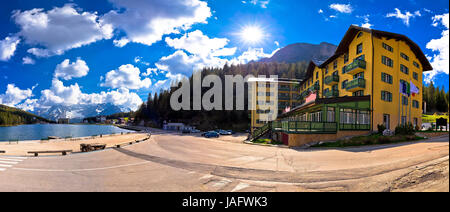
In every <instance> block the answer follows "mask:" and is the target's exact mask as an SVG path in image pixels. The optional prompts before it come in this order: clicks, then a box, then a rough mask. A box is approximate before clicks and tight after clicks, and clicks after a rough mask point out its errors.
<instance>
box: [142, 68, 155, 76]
mask: <svg viewBox="0 0 450 212" xmlns="http://www.w3.org/2000/svg"><path fill="white" fill-rule="evenodd" d="M141 75H142V76H144V77H148V76H150V75H154V76H157V75H158V69H157V68H147V72H144V73H142V74H141Z"/></svg>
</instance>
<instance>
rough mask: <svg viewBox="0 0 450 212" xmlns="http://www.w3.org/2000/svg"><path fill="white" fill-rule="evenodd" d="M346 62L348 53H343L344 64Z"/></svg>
mask: <svg viewBox="0 0 450 212" xmlns="http://www.w3.org/2000/svg"><path fill="white" fill-rule="evenodd" d="M347 62H348V53H347V54H344V64H345V63H347Z"/></svg>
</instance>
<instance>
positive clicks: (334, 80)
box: [325, 74, 339, 85]
mask: <svg viewBox="0 0 450 212" xmlns="http://www.w3.org/2000/svg"><path fill="white" fill-rule="evenodd" d="M338 83H339V75H334V74H333V75H331V76H327V77H325V84H326V85H336V84H338Z"/></svg>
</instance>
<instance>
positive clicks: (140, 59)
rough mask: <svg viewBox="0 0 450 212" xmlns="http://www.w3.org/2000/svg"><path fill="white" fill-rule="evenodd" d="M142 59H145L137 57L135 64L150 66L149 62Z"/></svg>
mask: <svg viewBox="0 0 450 212" xmlns="http://www.w3.org/2000/svg"><path fill="white" fill-rule="evenodd" d="M142 59H143V58H142V57H141V56H137V57H135V58H134V63H140V64H144V65H146V66H149V65H150V63H149V62H146V61H143V60H142Z"/></svg>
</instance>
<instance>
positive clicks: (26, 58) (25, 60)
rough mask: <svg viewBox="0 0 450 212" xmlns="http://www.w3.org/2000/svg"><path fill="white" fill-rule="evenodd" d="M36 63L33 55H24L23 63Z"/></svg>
mask: <svg viewBox="0 0 450 212" xmlns="http://www.w3.org/2000/svg"><path fill="white" fill-rule="evenodd" d="M34 63H35V61H34V60H33V58H31V57H24V58H22V64H29V65H33V64H34Z"/></svg>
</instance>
